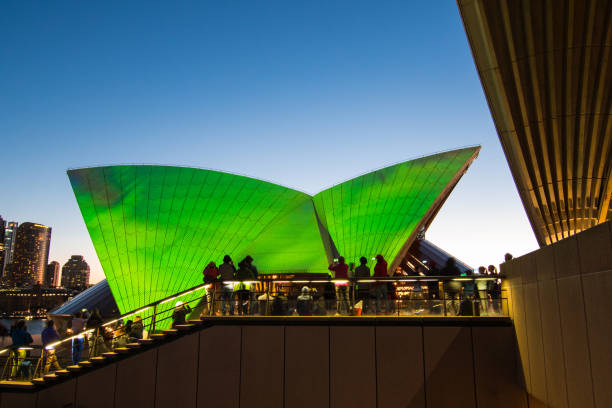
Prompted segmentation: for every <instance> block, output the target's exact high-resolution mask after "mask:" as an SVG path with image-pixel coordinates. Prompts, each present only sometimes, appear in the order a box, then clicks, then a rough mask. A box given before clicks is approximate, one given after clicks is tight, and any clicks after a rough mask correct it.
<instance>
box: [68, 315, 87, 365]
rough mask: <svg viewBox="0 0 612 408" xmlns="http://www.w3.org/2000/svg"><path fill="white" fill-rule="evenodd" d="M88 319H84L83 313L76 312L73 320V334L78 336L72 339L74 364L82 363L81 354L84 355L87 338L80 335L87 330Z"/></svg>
mask: <svg viewBox="0 0 612 408" xmlns="http://www.w3.org/2000/svg"><path fill="white" fill-rule="evenodd" d="M85 323H86V319H84V318H83V315H82V314H81V312H76V313H75V314H74V317H73V318H72V326H71V332H72V333H73V334H76V335H78V336H77V337H75V338H73V339H72V364H75V365H76V364H78V363H79V362H80V361H81V354H82V353H83V343H84V341H85V337H84V336H83V335H82V334H81V335H79V333H81V332H82V331H83V329H84V328H85Z"/></svg>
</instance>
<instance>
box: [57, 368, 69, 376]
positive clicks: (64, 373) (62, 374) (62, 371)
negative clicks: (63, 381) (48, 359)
mask: <svg viewBox="0 0 612 408" xmlns="http://www.w3.org/2000/svg"><path fill="white" fill-rule="evenodd" d="M55 375H57V376H59V377H66V376H68V375H70V371H68V370H66V369H61V370H57V371H56V372H55Z"/></svg>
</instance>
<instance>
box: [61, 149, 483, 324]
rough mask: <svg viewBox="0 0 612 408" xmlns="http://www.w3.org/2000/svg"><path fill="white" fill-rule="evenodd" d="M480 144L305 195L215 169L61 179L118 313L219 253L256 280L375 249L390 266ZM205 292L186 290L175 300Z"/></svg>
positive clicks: (174, 284) (126, 169) (197, 277)
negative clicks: (247, 265)
mask: <svg viewBox="0 0 612 408" xmlns="http://www.w3.org/2000/svg"><path fill="white" fill-rule="evenodd" d="M478 150H479V148H469V149H461V150H455V151H450V152H445V153H441V154H437V155H433V156H428V157H423V158H420V159H416V160H412V161H408V162H405V163H400V164H397V165H394V166H390V167H387V168H384V169H381V170H377V171H375V172H372V173H368V174H366V175H363V176H360V177H357V178H355V179H352V180H349V181H347V182H344V183H341V184H338V185H336V186H334V187H331V188H329V189H327V190H324V191H322V192H320V193H319V194H316V195H315V196H314V197H311V196H309V195H307V194H304V193H302V192H299V191H295V190H292V189H289V188H286V187H282V186H279V185H276V184H272V183H268V182H264V181H260V180H256V179H252V178H249V177H244V176H238V175H233V174H228V173H222V172H218V171H212V170H202V169H193V168H186V167H169V166H108V167H94V168H85V169H78V170H70V171H68V176H69V178H70V182H71V184H72V188H73V190H74V193H75V196H76V199H77V202H78V205H79V208H80V210H81V213H82V215H83V219H84V221H85V224H86V226H87V230H88V231H89V234H90V236H91V239H92V241H93V244H94V247H95V249H96V253H97V254H98V257H99V260H100V263H101V265H102V267H103V269H104V274H105V275H106V278H107V280H108V284H109V286H110V288H111V291H112V293H113V296H114V297H115V300H116V301H117V305H118V306H119V309H120V311H121V312H122V313H125V312H129V311H131V310H135V309H137V308H139V307H142V306H144V305H147V304H149V303H151V302H154V301H156V300H159V299H162V298H165V297H167V296H170V295H172V294H174V293H177V292H179V291H182V290H185V289H188V288H190V287H193V286H196V285H198V284H200V283H202V274H201V271H202V269H204V267H205V266H206V265H207V264H208V262H210V261H215V262H217V264H219V263H220V262H221V261H222V259H223V256H224V255H225V254H229V255H231V256H232V258H233V259H234V261H235V262H236V263H237V262H238V261H239V260H240V259H242V258H243V257H244V256H246V255H247V254H249V255H251V256H253V258H254V259H255V264H256V265H257V267H258V268H259V270H260V273H279V272H288V273H296V272H309V273H326V272H327V265H328V263H329V262H331V260H332V258H333V257H334V255H335V254H336V251H335V249H336V248H337V250H338V252H339V253H340V255H344V256H345V257H346V258H347V261H356V260H357V259H358V258H359V257H360V256H366V257H368V258H371V257H372V256H374V255H376V254H378V253H381V254H383V255H384V256H385V257H386V258H387V259H388V260H389V261H392V260H393V259H394V258H395V257H396V256H398V254H399V252H400V249H401V248H402V246H403V245H404V244H405V243H406V241H407V240H408V239H409V238H410V236H411V234H413V232H414V231H415V229H416V228H417V227H418V226H419V225H421V224H422V223H423V217H424V216H425V214H426V213H427V212H428V211H430V209H431V208H432V206H434V205H435V202H436V200H438V199H439V198H440V196H441V194H442V193H443V192H444V190H445V188H446V187H447V186H448V185H449V183H451V182H452V180H453V179H454V178H456V177H457V175H458V174H459V172H460V171H462V169H464V168H466V166H467V165H468V163H469V162H470V161H471V160H472V159H473V158H474V157H475V155H476V154H477V152H478ZM201 295H202V294H201V293H200V294H190V295H189V296H187V297H186V299H182V300H183V301H185V300H189V299H192V298H194V297H197V296H201Z"/></svg>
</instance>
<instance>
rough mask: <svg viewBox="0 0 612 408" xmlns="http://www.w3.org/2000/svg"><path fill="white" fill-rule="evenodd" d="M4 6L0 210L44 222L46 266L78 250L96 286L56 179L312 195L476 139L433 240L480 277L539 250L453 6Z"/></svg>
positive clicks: (87, 250)
mask: <svg viewBox="0 0 612 408" xmlns="http://www.w3.org/2000/svg"><path fill="white" fill-rule="evenodd" d="M2 8H3V13H1V17H0V19H1V20H2V23H3V24H2V25H0V32H1V33H2V34H3V37H4V38H7V47H6V48H5V49H4V50H3V55H4V56H5V58H4V60H6V61H7V64H3V66H2V68H0V69H1V70H2V73H3V75H2V76H1V77H0V86H1V87H2V89H4V90H5V92H3V96H0V108H2V109H0V131H1V132H2V134H4V135H7V138H6V139H7V143H6V145H5V149H6V151H9V152H11V154H9V155H7V157H6V162H5V165H6V168H7V169H8V172H5V178H3V180H2V185H1V186H0V187H1V188H2V189H3V191H10V192H12V194H9V195H6V196H5V199H4V200H3V201H2V204H1V206H0V211H1V212H2V214H3V216H5V217H6V218H7V219H8V220H16V219H19V220H24V221H25V220H36V221H37V222H40V223H42V224H45V225H50V226H52V227H53V234H54V238H53V242H52V244H51V253H50V259H57V260H64V259H68V258H69V257H70V256H71V255H72V254H74V253H80V254H82V255H83V256H85V259H87V260H88V262H89V263H90V265H91V268H92V271H91V279H92V283H93V282H97V281H99V280H101V279H103V278H104V276H103V274H102V270H101V267H100V265H99V262H98V259H97V256H96V254H95V252H94V249H93V245H92V243H91V240H90V239H89V237H88V234H87V231H86V228H85V225H84V223H83V221H82V219H81V217H80V214H79V211H78V208H77V204H76V202H75V200H74V198H73V196H72V193H71V191H70V185H69V182H68V177H67V176H66V170H67V169H69V168H77V167H87V166H95V165H100V164H104V165H111V164H123V163H156V164H168V165H177V164H178V165H184V166H193V167H200V168H213V169H219V170H223V171H230V172H234V173H239V174H245V175H248V176H250V177H255V178H258V179H264V180H270V181H273V182H275V183H278V184H281V185H286V186H289V187H293V188H297V189H299V190H302V191H306V192H308V193H316V192H318V191H319V189H320V187H321V186H330V185H333V184H336V183H338V182H340V181H342V180H346V179H349V178H351V177H354V176H356V175H358V174H361V173H363V172H364V170H370V169H375V168H380V167H384V166H386V165H389V164H391V163H396V162H400V161H404V160H406V159H409V158H413V157H418V156H423V155H428V154H432V153H435V152H438V151H444V150H449V149H454V148H458V147H462V146H465V145H477V144H480V145H482V146H483V148H482V151H481V153H480V156H479V158H478V159H477V160H476V161H475V162H474V165H473V166H472V168H471V169H470V171H469V172H468V174H466V176H465V177H464V178H463V179H462V180H461V182H460V183H459V184H458V186H457V188H456V189H455V191H454V193H453V195H452V196H451V197H450V198H449V200H448V202H446V203H445V205H444V207H442V209H441V211H440V213H439V215H438V216H437V218H436V221H435V222H434V223H433V224H432V225H431V227H430V229H429V231H428V235H427V236H428V239H430V240H432V241H433V242H435V243H436V244H438V245H440V246H441V247H443V248H445V249H446V250H448V251H449V252H450V253H452V254H453V255H456V256H457V257H458V258H459V259H461V260H463V261H465V262H466V263H468V264H470V265H471V266H473V267H478V266H479V265H480V264H490V263H494V264H499V263H500V262H501V261H502V259H503V254H504V253H505V252H511V253H513V254H514V255H516V256H518V255H522V254H524V253H526V252H529V251H532V250H534V249H536V248H537V243H536V240H535V238H534V234H533V232H532V230H531V227H530V225H529V222H528V220H527V216H526V215H525V212H524V209H523V206H522V204H521V202H520V200H519V196H518V193H517V190H516V187H515V185H514V181H513V179H512V176H511V173H510V170H509V168H508V165H507V161H506V159H505V157H504V155H503V152H502V149H501V145H500V142H499V140H498V137H497V134H496V131H495V127H494V125H493V121H492V120H491V115H490V113H489V109H488V107H487V102H486V99H485V97H484V94H483V92H482V87H481V85H480V82H479V79H478V74H477V71H476V69H475V65H474V61H473V59H472V55H471V53H470V48H469V45H468V43H467V39H466V36H465V32H464V29H463V26H462V23H461V18H460V16H459V12H458V10H457V7H456V5H455V4H452V3H449V4H444V5H408V4H403V3H402V2H389V3H385V4H383V5H380V6H378V7H374V6H372V5H368V4H367V3H354V4H351V7H347V6H346V5H343V4H342V3H339V4H333V5H329V4H325V3H314V2H313V3H309V4H307V5H306V4H304V5H298V6H295V7H286V6H285V5H283V4H282V3H271V4H270V5H269V7H268V8H264V9H262V8H257V7H255V6H253V5H249V4H246V3H245V4H243V5H241V6H240V7H238V6H236V7H231V6H223V5H216V4H210V5H201V4H196V3H186V4H184V5H182V6H180V7H176V8H173V9H172V10H170V11H168V12H166V11H167V10H164V9H163V8H162V7H160V5H159V4H152V5H151V7H149V8H147V10H144V11H143V10H142V9H141V8H140V7H135V6H130V5H123V6H122V8H121V9H122V14H121V16H117V15H116V14H115V13H113V10H114V6H112V5H98V6H95V7H91V8H86V7H84V6H79V5H78V4H73V5H72V6H70V7H67V8H65V9H61V8H57V7H49V6H48V5H41V6H40V7H38V8H33V7H28V6H27V5H24V4H5V5H3V6H2ZM143 12H144V13H145V15H144V16H142V15H141V13H143ZM230 15H231V16H232V18H231V19H229V20H228V19H227V17H228V16H230ZM77 16H78V17H77ZM279 16H282V18H279ZM140 17H144V18H140ZM179 22H180V23H179ZM222 22H225V23H222ZM159 26H162V27H165V28H164V30H158V28H159ZM145 33H146V34H145ZM245 33H251V34H249V35H246V34H245ZM24 50H27V52H26V51H24ZM43 67H44V68H43ZM306 157H308V159H305V158H306ZM25 163H28V165H27V166H25V165H24V164H25ZM41 175H42V177H41ZM500 214H503V217H500V216H499V215H500ZM199 272H200V271H194V273H199Z"/></svg>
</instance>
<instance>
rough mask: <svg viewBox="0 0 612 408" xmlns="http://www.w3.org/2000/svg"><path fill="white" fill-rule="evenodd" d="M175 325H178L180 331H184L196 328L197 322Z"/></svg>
mask: <svg viewBox="0 0 612 408" xmlns="http://www.w3.org/2000/svg"><path fill="white" fill-rule="evenodd" d="M174 327H176V329H177V330H178V331H181V332H183V331H188V330H191V329H193V328H195V327H196V325H195V324H177V325H176V326H174Z"/></svg>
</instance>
